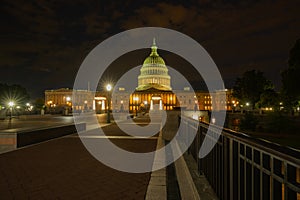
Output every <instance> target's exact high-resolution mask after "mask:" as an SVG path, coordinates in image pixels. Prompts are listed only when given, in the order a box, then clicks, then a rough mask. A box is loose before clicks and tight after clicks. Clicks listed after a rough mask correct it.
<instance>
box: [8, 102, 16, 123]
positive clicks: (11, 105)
mask: <svg viewBox="0 0 300 200" xmlns="http://www.w3.org/2000/svg"><path fill="white" fill-rule="evenodd" d="M14 105H15V103H14V102H13V101H10V102H8V107H9V112H10V113H9V121H8V128H11V120H12V109H13V107H14Z"/></svg>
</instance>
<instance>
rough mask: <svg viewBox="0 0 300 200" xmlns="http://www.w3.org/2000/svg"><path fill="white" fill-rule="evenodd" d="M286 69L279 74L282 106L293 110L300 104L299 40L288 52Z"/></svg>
mask: <svg viewBox="0 0 300 200" xmlns="http://www.w3.org/2000/svg"><path fill="white" fill-rule="evenodd" d="M288 64H289V66H288V68H287V69H286V70H284V71H283V72H282V73H281V77H282V91H281V92H282V96H283V101H284V106H285V107H286V108H287V109H289V110H293V109H294V108H295V107H296V106H299V104H300V102H299V101H300V87H299V80H300V39H298V40H297V41H296V44H295V45H294V46H293V48H292V49H291V50H290V56H289V60H288Z"/></svg>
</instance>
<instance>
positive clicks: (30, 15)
mask: <svg viewBox="0 0 300 200" xmlns="http://www.w3.org/2000/svg"><path fill="white" fill-rule="evenodd" d="M299 7H300V2H299V1H298V0H289V1H281V0H278V1H271V0H261V1H253V0H243V1H240V0H201V1H198V0H191V1H184V2H183V1H171V0H169V1H164V2H161V1H158V0H152V1H148V0H140V1H133V0H127V1H96V0H90V1H82V0H77V1H74V0H64V1H57V0H50V1H47V0H39V1H28V0H17V1H9V0H4V1H3V2H2V5H1V8H0V18H1V21H2V24H3V25H2V28H1V29H2V30H1V32H0V34H1V38H0V42H1V48H0V70H1V73H2V74H7V76H6V77H9V78H5V79H2V81H5V82H8V81H10V82H18V83H24V84H27V85H28V86H30V87H33V88H34V89H36V90H37V91H42V90H43V89H45V88H49V87H50V88H51V86H52V87H53V88H56V87H60V86H61V87H63V86H66V85H68V86H72V83H73V81H74V77H75V75H76V72H77V69H78V68H79V66H80V64H81V62H82V61H83V59H84V57H85V56H86V55H87V54H88V52H89V51H90V50H92V49H93V48H94V47H95V46H96V45H97V44H99V43H100V42H101V41H103V40H104V39H106V38H108V37H110V36H112V35H114V34H116V33H118V32H120V31H122V30H126V29H130V28H136V27H143V26H160V27H165V28H171V29H174V30H178V31H180V32H183V33H185V34H187V35H189V36H191V37H192V38H194V39H195V40H197V41H198V42H199V43H200V44H201V45H203V46H204V47H205V48H206V49H207V51H208V52H209V53H210V54H211V56H212V58H213V59H214V60H215V62H216V64H217V65H218V66H219V69H220V71H221V73H222V75H223V76H224V79H226V80H228V82H231V83H232V82H233V81H232V80H234V79H235V77H236V76H238V75H240V74H241V73H243V72H244V71H245V70H247V69H252V68H256V69H260V70H262V71H264V72H265V73H266V74H267V76H268V77H270V78H271V79H272V80H273V82H275V83H276V85H279V84H280V74H279V71H280V70H282V69H284V68H285V67H286V66H287V64H286V61H287V58H288V51H289V49H290V48H291V46H292V45H293V43H294V41H295V40H296V39H297V38H299V36H300V34H299V33H300V23H299V22H300V15H299V14H298V8H299ZM145 56H147V54H146V55H145ZM167 58H168V55H167V54H166V58H165V59H166V61H168V60H167ZM141 59H143V58H141ZM125 63H126V62H125ZM169 63H170V65H171V64H172V61H171V62H169ZM174 63H176V62H174ZM140 64H141V63H140ZM8 68H9V69H8ZM13 72H15V73H13ZM24 73H25V74H28V76H29V77H30V78H27V77H24V76H23V74H24ZM16 77H17V78H16ZM41 77H43V78H41ZM191 79H193V78H191ZM194 79H195V78H194ZM194 79H193V81H194ZM37 82H38V83H39V84H37ZM30 89H31V88H28V90H30Z"/></svg>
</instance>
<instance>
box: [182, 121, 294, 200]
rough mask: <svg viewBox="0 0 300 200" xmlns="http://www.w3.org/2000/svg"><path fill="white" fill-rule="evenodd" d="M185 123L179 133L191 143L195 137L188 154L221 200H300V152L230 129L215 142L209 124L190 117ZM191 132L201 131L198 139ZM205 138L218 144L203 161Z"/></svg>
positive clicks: (198, 133) (224, 130) (197, 135)
mask: <svg viewBox="0 0 300 200" xmlns="http://www.w3.org/2000/svg"><path fill="white" fill-rule="evenodd" d="M181 122H182V123H183V124H182V126H181V127H182V128H181V130H180V131H179V133H180V134H181V135H182V136H183V137H185V138H188V140H189V138H192V137H195V138H194V140H193V143H192V144H191V146H190V147H189V149H188V152H189V153H190V154H192V156H193V157H194V159H195V160H196V162H197V165H198V170H199V173H201V174H204V175H205V176H206V178H207V180H208V181H209V183H210V184H211V186H212V188H213V189H214V190H215V193H216V194H217V196H218V197H219V198H220V199H224V200H234V199H245V200H248V199H249V200H250V199H251V200H258V199H261V200H265V199H271V200H276V199H284V200H293V199H300V152H299V151H297V150H293V149H290V148H285V147H282V146H279V145H276V144H273V143H270V142H267V141H263V140H260V139H255V138H252V137H249V136H247V135H245V134H243V133H240V132H235V131H232V130H228V129H222V134H221V135H220V137H219V139H218V141H215V140H216V139H215V137H211V136H210V135H208V134H206V133H207V130H208V124H205V123H202V122H198V121H196V120H193V119H190V118H186V117H182V121H181ZM217 128H218V127H216V126H214V127H213V129H214V130H216V129H217ZM191 129H194V130H195V129H197V134H196V136H195V135H191V132H192V131H190V130H191ZM212 131H213V130H212ZM215 134H217V133H215ZM205 137H207V138H208V139H209V141H211V142H214V141H215V142H217V143H216V145H215V146H214V148H213V150H212V151H211V152H210V153H209V154H208V155H207V156H206V157H205V158H203V159H199V157H198V155H199V149H200V147H201V144H202V142H203V140H204V138H205Z"/></svg>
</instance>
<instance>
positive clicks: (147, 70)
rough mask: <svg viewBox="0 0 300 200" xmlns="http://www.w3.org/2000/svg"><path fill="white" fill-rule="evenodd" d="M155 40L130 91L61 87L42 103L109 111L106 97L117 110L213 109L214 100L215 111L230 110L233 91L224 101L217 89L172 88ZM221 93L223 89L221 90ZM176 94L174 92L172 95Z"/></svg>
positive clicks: (53, 109)
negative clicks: (73, 97)
mask: <svg viewBox="0 0 300 200" xmlns="http://www.w3.org/2000/svg"><path fill="white" fill-rule="evenodd" d="M157 49H158V48H157V46H156V42H155V39H153V44H152V46H151V53H150V55H149V56H148V57H147V58H146V59H145V60H144V63H143V65H142V67H141V69H140V75H139V76H138V87H137V88H136V89H135V91H134V92H133V93H130V92H128V91H126V88H115V92H114V93H113V94H112V97H111V98H108V96H107V94H108V93H106V92H101V91H96V92H92V91H90V90H89V89H87V90H72V89H69V88H60V89H56V90H46V91H45V105H46V107H47V109H48V111H49V112H60V111H62V110H65V109H67V110H69V111H71V110H73V111H80V112H84V111H91V110H93V111H95V112H96V113H102V112H106V111H107V110H108V106H107V105H108V104H107V99H111V109H112V110H114V111H116V112H128V111H129V112H149V110H173V109H179V108H181V109H185V110H198V109H199V110H212V109H213V106H212V105H213V102H212V101H216V102H217V104H214V105H216V106H217V107H215V108H214V109H216V110H232V109H234V107H235V106H237V104H238V102H237V101H236V100H235V99H233V97H232V90H225V91H226V100H225V101H224V100H222V101H221V100H220V101H219V100H218V97H219V94H220V93H219V92H218V91H215V92H214V93H209V92H207V91H195V92H194V91H191V90H190V88H189V87H185V88H183V89H182V90H176V91H172V87H171V77H170V75H169V74H168V68H167V66H166V64H165V61H164V59H163V58H162V57H160V56H159V54H158V51H157ZM73 92H75V93H76V97H77V100H76V105H74V104H73V103H72V94H73ZM222 92H224V91H222ZM175 93H176V95H175Z"/></svg>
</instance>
